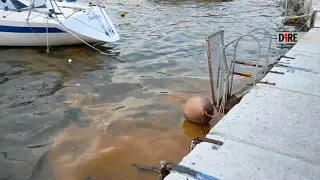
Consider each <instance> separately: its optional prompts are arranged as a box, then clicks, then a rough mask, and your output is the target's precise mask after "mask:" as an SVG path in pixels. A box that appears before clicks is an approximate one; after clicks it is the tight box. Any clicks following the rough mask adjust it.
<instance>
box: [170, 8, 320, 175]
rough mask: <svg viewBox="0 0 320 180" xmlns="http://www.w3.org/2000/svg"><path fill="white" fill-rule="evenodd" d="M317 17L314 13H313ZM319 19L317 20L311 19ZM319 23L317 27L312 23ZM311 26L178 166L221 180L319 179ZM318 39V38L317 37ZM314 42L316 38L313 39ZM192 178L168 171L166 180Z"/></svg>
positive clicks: (319, 124)
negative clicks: (212, 140) (215, 142)
mask: <svg viewBox="0 0 320 180" xmlns="http://www.w3.org/2000/svg"><path fill="white" fill-rule="evenodd" d="M318 14H319V13H318ZM317 16H319V15H317ZM316 24H319V22H318V23H315V25H316ZM315 32H319V34H320V28H319V27H317V26H315V28H313V29H311V30H310V31H309V32H308V33H307V34H306V36H305V37H304V38H303V40H302V41H301V42H299V43H297V44H296V45H295V46H294V47H293V48H292V49H291V50H290V51H289V52H288V53H287V54H286V56H288V57H293V58H294V59H291V58H282V59H281V60H280V62H279V63H278V65H276V66H275V67H273V68H272V71H278V72H283V73H284V74H275V73H268V74H267V75H266V76H265V77H264V79H262V81H268V82H271V83H275V85H267V84H257V85H256V86H255V87H253V89H252V90H250V91H249V93H248V94H246V95H245V96H244V97H243V99H242V100H241V102H240V103H239V104H238V105H236V106H235V107H234V108H233V109H231V111H229V113H228V114H227V115H226V116H225V117H224V118H223V119H222V120H221V121H220V122H219V123H218V124H217V125H216V126H215V127H214V128H213V129H212V130H211V131H210V133H209V134H208V135H207V137H208V138H212V139H217V140H219V141H222V142H223V143H224V144H223V145H222V146H218V145H214V144H210V143H205V142H202V143H200V144H198V145H197V146H196V147H195V149H194V150H193V151H191V153H189V154H188V155H187V156H185V157H184V158H183V160H182V161H181V163H180V165H183V166H186V167H189V168H191V169H193V170H195V171H198V172H200V173H204V174H207V175H210V176H213V177H215V178H217V179H222V180H233V179H237V180H238V179H245V180H248V179H255V180H256V179H290V180H296V179H303V180H304V179H314V180H319V179H320V41H319V38H318V40H317V39H316V38H315V36H314V34H316V33H315ZM319 34H318V36H319ZM319 37H320V36H319ZM177 179H189V180H191V179H207V178H200V177H198V178H195V177H192V176H188V175H186V174H182V173H179V172H176V171H172V172H171V174H170V175H168V176H167V177H166V180H177Z"/></svg>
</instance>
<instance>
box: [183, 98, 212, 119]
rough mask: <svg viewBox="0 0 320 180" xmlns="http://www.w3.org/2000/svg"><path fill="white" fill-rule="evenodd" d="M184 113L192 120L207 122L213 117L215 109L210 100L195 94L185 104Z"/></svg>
mask: <svg viewBox="0 0 320 180" xmlns="http://www.w3.org/2000/svg"><path fill="white" fill-rule="evenodd" d="M183 113H184V117H185V118H186V119H187V120H189V121H191V122H194V123H198V124H202V123H203V124H206V123H208V122H209V121H210V120H211V119H212V116H213V113H214V110H213V105H212V103H211V101H210V100H208V99H207V98H205V97H202V96H193V97H191V98H190V99H188V100H187V102H186V103H185V104H184V110H183Z"/></svg>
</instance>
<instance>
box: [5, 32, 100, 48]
mask: <svg viewBox="0 0 320 180" xmlns="http://www.w3.org/2000/svg"><path fill="white" fill-rule="evenodd" d="M78 36H79V37H80V38H81V39H82V40H84V41H85V42H87V43H90V44H91V43H102V41H98V40H96V39H91V38H88V37H85V36H80V35H78ZM0 37H1V41H0V46H47V45H49V46H62V45H76V44H83V42H82V41H81V40H79V39H77V38H75V37H74V36H73V35H71V34H69V33H49V34H45V33H40V34H30V33H10V32H0ZM47 38H48V43H47Z"/></svg>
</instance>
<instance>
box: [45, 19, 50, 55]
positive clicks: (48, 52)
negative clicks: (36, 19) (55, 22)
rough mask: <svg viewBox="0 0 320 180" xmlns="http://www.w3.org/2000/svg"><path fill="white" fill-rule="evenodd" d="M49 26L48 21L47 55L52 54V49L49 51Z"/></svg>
mask: <svg viewBox="0 0 320 180" xmlns="http://www.w3.org/2000/svg"><path fill="white" fill-rule="evenodd" d="M48 26H49V24H48V19H47V50H46V52H47V54H50V49H49V28H48Z"/></svg>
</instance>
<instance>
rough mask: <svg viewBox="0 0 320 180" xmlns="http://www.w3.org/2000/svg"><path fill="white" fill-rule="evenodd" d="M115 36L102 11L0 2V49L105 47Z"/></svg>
mask: <svg viewBox="0 0 320 180" xmlns="http://www.w3.org/2000/svg"><path fill="white" fill-rule="evenodd" d="M117 40H119V35H118V33H117V31H116V29H115V27H114V25H113V23H112V21H111V19H110V17H109V15H108V14H107V12H106V10H105V8H104V7H103V6H100V5H93V4H92V3H87V4H85V3H78V2H66V1H65V2H60V1H54V0H32V1H31V2H29V0H0V46H47V47H49V46H57V45H73V44H80V43H86V44H91V43H107V42H115V41H117Z"/></svg>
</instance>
